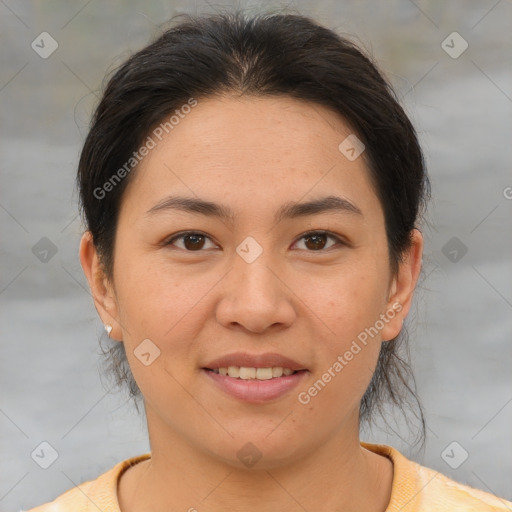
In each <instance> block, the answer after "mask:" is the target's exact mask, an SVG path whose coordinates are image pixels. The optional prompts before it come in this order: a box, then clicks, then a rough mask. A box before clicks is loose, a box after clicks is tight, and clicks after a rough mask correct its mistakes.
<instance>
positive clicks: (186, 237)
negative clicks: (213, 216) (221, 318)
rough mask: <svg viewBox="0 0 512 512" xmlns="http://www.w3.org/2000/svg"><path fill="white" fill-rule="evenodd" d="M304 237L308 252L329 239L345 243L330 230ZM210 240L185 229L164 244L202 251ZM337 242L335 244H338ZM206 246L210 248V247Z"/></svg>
mask: <svg viewBox="0 0 512 512" xmlns="http://www.w3.org/2000/svg"><path fill="white" fill-rule="evenodd" d="M303 239H304V240H305V247H306V250H308V252H320V251H322V250H325V249H326V241H327V240H328V239H331V240H334V241H335V242H336V243H338V244H339V245H345V244H344V242H343V241H342V240H341V238H339V237H338V236H336V235H334V234H333V233H330V232H328V231H310V232H309V233H305V234H304V235H302V236H301V237H300V239H299V240H303ZM208 240H209V241H210V242H211V238H210V237H209V236H208V235H206V234H204V233H201V232H200V231H185V232H182V233H178V234H177V235H174V236H173V237H172V238H170V239H168V240H167V241H165V242H164V244H163V245H165V246H169V245H174V246H176V247H178V248H179V249H183V250H186V251H187V252H200V251H201V249H204V248H205V245H206V242H207V241H208ZM176 241H182V242H183V245H182V246H181V247H180V246H179V245H177V244H176V243H175V242H176ZM297 243H298V242H296V243H295V244H294V245H296V244H297ZM336 243H335V244H333V245H336ZM212 245H213V247H217V246H216V245H215V244H213V243H212ZM330 247H332V245H331V246H329V247H327V248H328V249H329V248H330ZM206 248H207V249H208V247H206Z"/></svg>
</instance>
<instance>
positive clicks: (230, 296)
mask: <svg viewBox="0 0 512 512" xmlns="http://www.w3.org/2000/svg"><path fill="white" fill-rule="evenodd" d="M236 253H237V254H234V256H233V265H232V268H231V271H230V272H229V284H228V286H227V287H226V288H225V289H224V292H223V295H222V298H221V302H220V304H219V305H218V308H217V318H218V320H219V321H220V322H222V323H224V324H225V325H228V324H233V323H237V324H240V325H242V326H244V327H245V328H247V329H248V330H250V331H253V332H256V331H262V330H265V329H266V328H267V327H269V326H270V325H273V324H289V323H290V322H292V321H293V318H294V314H295V313H294V309H293V305H292V304H291V303H290V301H289V297H288V293H287V288H286V286H284V284H283V283H282V282H281V280H280V279H279V278H278V277H277V276H276V274H278V272H277V267H276V265H277V266H278V265H279V264H278V262H276V258H274V257H273V255H272V251H271V250H270V249H264V247H263V245H261V244H260V243H258V242H257V241H256V240H255V238H253V237H247V238H246V239H244V240H243V241H242V242H241V243H240V244H239V245H238V246H237V248H236ZM274 267H276V268H274Z"/></svg>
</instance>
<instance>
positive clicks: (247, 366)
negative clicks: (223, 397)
mask: <svg viewBox="0 0 512 512" xmlns="http://www.w3.org/2000/svg"><path fill="white" fill-rule="evenodd" d="M201 371H202V373H203V375H205V376H206V377H207V378H208V382H209V383H212V382H213V384H214V385H215V386H216V388H217V389H220V390H221V391H222V392H223V393H224V394H227V395H229V396H231V397H233V398H236V399H238V400H242V401H244V402H250V403H264V402H268V401H271V400H277V399H279V398H282V397H284V396H286V395H289V394H290V392H291V391H292V390H293V389H294V388H295V387H296V386H298V385H299V383H300V382H301V381H302V380H303V379H304V378H306V376H307V375H309V373H310V372H309V370H308V369H307V368H305V367H304V366H303V365H301V364H300V363H298V362H296V361H294V360H292V359H290V358H287V357H285V356H282V355H280V354H269V353H267V354H259V355H251V354H247V353H236V354H230V355H227V356H224V357H221V358H219V359H216V360H215V361H212V362H210V363H208V364H207V365H206V366H204V367H202V368H201Z"/></svg>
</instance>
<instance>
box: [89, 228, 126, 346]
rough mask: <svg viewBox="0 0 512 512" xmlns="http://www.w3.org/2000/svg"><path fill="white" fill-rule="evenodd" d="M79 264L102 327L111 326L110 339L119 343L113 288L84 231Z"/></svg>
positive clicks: (119, 335) (90, 235)
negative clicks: (87, 283)
mask: <svg viewBox="0 0 512 512" xmlns="http://www.w3.org/2000/svg"><path fill="white" fill-rule="evenodd" d="M80 263H81V264H82V268H83V270H84V274H85V277H86V278H87V281H88V282H89V287H90V289H91V294H92V297H93V299H94V306H95V307H96V311H97V312H98V314H99V316H100V318H101V321H102V322H103V325H106V324H108V325H111V326H112V331H111V333H110V338H111V339H113V340H118V341H121V340H122V334H121V327H120V324H119V321H118V307H117V301H116V296H115V292H114V287H113V285H112V283H111V282H110V280H109V279H107V276H106V275H105V272H104V269H103V266H102V265H101V262H100V257H99V254H98V252H97V250H96V246H95V245H94V242H93V239H92V234H91V232H90V231H86V232H85V233H84V235H83V236H82V240H81V241H80Z"/></svg>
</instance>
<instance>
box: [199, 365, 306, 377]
mask: <svg viewBox="0 0 512 512" xmlns="http://www.w3.org/2000/svg"><path fill="white" fill-rule="evenodd" d="M203 370H206V371H208V372H213V373H216V374H218V375H224V376H228V377H231V378H233V379H239V380H271V379H279V378H280V377H283V376H285V377H288V376H289V375H294V374H295V373H298V372H305V371H307V370H292V369H291V368H283V367H282V366H273V367H270V366H269V367H266V368H255V367H248V366H227V367H221V368H203Z"/></svg>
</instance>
